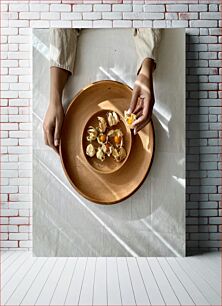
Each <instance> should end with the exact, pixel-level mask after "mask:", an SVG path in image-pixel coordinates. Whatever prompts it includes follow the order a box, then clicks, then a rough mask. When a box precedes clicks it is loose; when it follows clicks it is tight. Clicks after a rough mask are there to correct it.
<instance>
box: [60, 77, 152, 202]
mask: <svg viewBox="0 0 222 306" xmlns="http://www.w3.org/2000/svg"><path fill="white" fill-rule="evenodd" d="M131 96H132V89H131V88H130V87H129V86H127V85H125V84H122V83H120V82H117V81H111V80H104V81H98V82H94V83H92V84H90V85H89V86H87V87H85V88H83V89H82V90H81V91H80V92H79V93H78V94H77V95H76V96H75V97H74V99H73V101H72V102H71V103H70V105H69V107H68V109H67V111H66V116H65V119H64V122H63V127H62V134H61V141H60V158H61V162H62V165H63V169H64V171H65V174H66V176H67V178H68V180H69V182H70V183H71V185H72V186H73V187H74V188H75V189H76V190H77V191H78V192H79V193H80V194H81V195H82V196H83V197H85V198H86V199H88V200H90V201H92V202H95V203H98V204H114V203H118V202H120V201H122V200H124V199H126V198H127V197H129V196H130V195H132V194H133V193H134V192H135V191H136V190H137V189H138V188H139V187H140V186H141V184H142V183H143V181H144V179H145V178H146V176H147V174H148V172H149V169H150V167H151V164H152V160H153V155H154V128H153V123H152V122H151V123H149V124H148V125H147V126H146V127H145V128H143V129H142V130H141V131H140V132H139V133H138V134H137V135H136V136H134V137H133V142H132V147H131V151H130V155H129V157H128V159H127V161H126V163H125V164H124V165H123V166H122V167H121V168H120V169H119V170H118V171H115V172H114V173H111V174H100V173H98V172H96V171H94V169H92V167H91V166H90V165H89V164H88V162H87V161H86V159H85V156H84V152H83V147H82V133H83V131H84V128H85V124H86V122H87V118H90V117H91V116H92V114H93V113H95V112H97V111H100V110H104V109H109V110H113V111H117V112H118V113H122V114H123V113H124V110H127V109H128V108H129V103H130V100H131Z"/></svg>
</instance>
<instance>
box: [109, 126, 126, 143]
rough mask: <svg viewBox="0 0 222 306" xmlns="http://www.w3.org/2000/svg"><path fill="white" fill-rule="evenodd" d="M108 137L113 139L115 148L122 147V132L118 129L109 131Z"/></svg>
mask: <svg viewBox="0 0 222 306" xmlns="http://www.w3.org/2000/svg"><path fill="white" fill-rule="evenodd" d="M107 136H108V137H113V140H114V143H115V145H116V147H122V146H123V132H122V131H121V130H120V129H116V130H110V131H109V132H108V134H107Z"/></svg>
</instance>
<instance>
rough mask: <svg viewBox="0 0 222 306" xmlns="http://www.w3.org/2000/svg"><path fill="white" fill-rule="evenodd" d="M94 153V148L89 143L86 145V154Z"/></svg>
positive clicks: (91, 155) (90, 155)
mask: <svg viewBox="0 0 222 306" xmlns="http://www.w3.org/2000/svg"><path fill="white" fill-rule="evenodd" d="M95 154H96V149H95V147H94V145H92V144H91V143H90V144H89V145H88V146H87V147H86V155H88V156H89V157H93V156H94V155H95Z"/></svg>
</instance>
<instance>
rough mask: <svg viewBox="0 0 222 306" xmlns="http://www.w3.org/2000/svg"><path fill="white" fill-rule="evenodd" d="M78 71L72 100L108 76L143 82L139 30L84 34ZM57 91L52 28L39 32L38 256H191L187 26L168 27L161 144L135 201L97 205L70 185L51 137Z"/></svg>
mask: <svg viewBox="0 0 222 306" xmlns="http://www.w3.org/2000/svg"><path fill="white" fill-rule="evenodd" d="M75 65H76V66H75V75H74V77H72V78H71V79H70V80H69V82H68V84H67V87H66V90H65V95H64V106H65V107H66V106H67V105H68V103H69V102H70V100H71V99H72V97H73V95H74V94H75V93H77V92H78V91H79V90H80V89H81V88H82V87H83V86H85V85H87V84H89V83H91V82H94V81H96V80H101V79H113V80H118V81H121V82H125V83H127V84H128V85H130V86H131V87H132V86H133V83H134V81H135V73H136V52H135V46H134V42H133V38H132V29H89V30H86V29H84V30H82V32H81V35H80V36H79V41H78V48H77V57H76V62H75ZM48 97H49V31H48V30H46V29H34V30H33V254H34V255H35V256H179V255H182V256H184V255H185V32H184V30H183V29H172V30H170V29H167V30H164V33H163V35H162V40H161V44H160V49H159V60H158V67H157V70H156V71H155V97H156V103H155V109H154V115H153V120H154V126H155V133H156V150H155V156H154V161H153V165H152V168H151V171H150V173H149V176H148V177H147V179H146V180H145V182H144V184H143V185H142V187H141V188H140V189H139V190H138V191H137V192H136V193H135V194H134V195H133V196H131V197H130V198H129V199H127V200H126V201H123V202H121V203H119V204H115V205H108V206H105V205H96V204H94V203H91V202H89V201H87V200H85V199H84V198H82V197H81V196H80V195H79V194H78V193H77V192H76V191H75V190H73V188H72V187H71V185H70V184H69V182H68V180H67V178H66V177H65V174H64V172H63V169H62V166H61V163H60V160H59V157H58V156H57V155H56V154H55V153H54V152H53V151H52V150H51V149H49V148H48V147H47V146H45V145H44V141H43V130H42V121H43V118H44V114H45V112H46V109H47V104H48Z"/></svg>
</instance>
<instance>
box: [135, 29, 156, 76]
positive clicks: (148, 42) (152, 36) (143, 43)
mask: <svg viewBox="0 0 222 306" xmlns="http://www.w3.org/2000/svg"><path fill="white" fill-rule="evenodd" d="M133 37H134V42H135V46H136V52H137V74H138V73H139V72H140V69H141V65H142V62H143V60H144V59H145V58H152V59H153V60H154V62H155V64H156V63H157V50H158V47H159V42H160V38H161V30H160V29H151V28H149V29H148V28H140V29H134V34H133Z"/></svg>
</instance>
